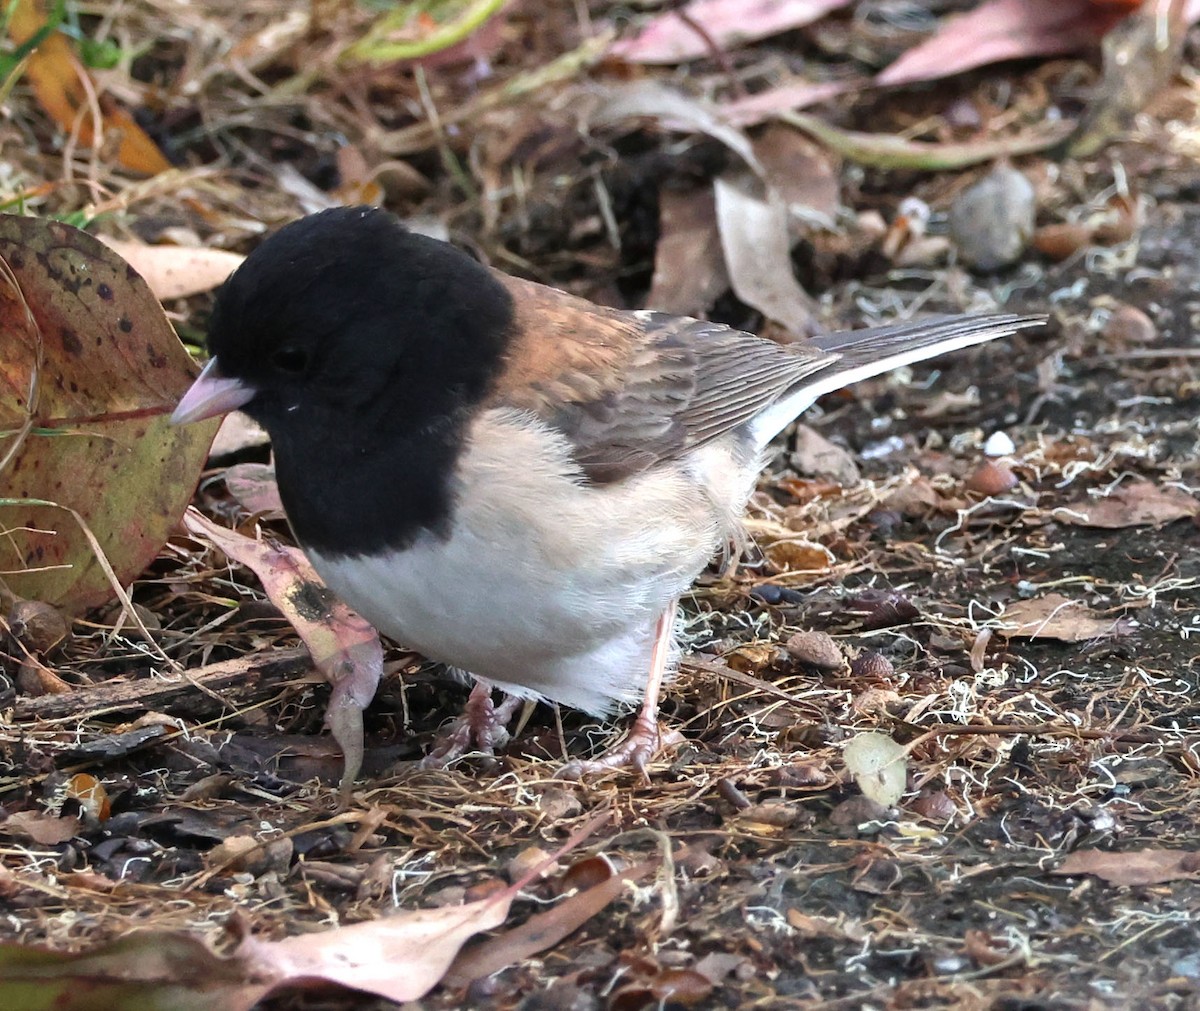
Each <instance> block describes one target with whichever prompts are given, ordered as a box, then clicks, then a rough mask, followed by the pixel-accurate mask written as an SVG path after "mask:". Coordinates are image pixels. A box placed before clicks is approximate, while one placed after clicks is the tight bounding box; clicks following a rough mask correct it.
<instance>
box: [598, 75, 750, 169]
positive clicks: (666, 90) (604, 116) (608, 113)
mask: <svg viewBox="0 0 1200 1011" xmlns="http://www.w3.org/2000/svg"><path fill="white" fill-rule="evenodd" d="M593 96H594V99H595V100H596V102H597V103H598V104H597V108H596V110H595V112H594V113H593V114H592V121H593V122H594V123H596V124H597V125H604V124H613V123H621V122H623V121H624V120H627V119H638V118H644V119H652V120H655V121H657V122H658V123H661V124H662V126H663V127H664V128H666V129H669V130H679V131H681V132H686V133H702V134H704V135H705V136H707V137H712V139H713V140H717V141H720V142H721V143H722V144H724V145H725V146H726V147H728V148H729V149H730V150H731V151H734V152H735V153H736V154H738V155H739V156H740V157H741V159H742V161H744V162H745V163H746V164H747V165H749V166H750V167H751V168H752V169H754V171H755V172H760V171H761V169H760V166H759V164H758V158H757V157H756V156H755V154H754V147H753V146H752V145H751V143H750V141H749V139H748V138H747V137H746V135H745V134H744V133H742V131H741V130H739V129H738V128H737V127H735V126H732V125H731V124H730V123H729V122H728V121H727V120H726V119H725V118H724V116H723V115H722V113H721V110H720V109H718V108H717V107H716V106H715V105H712V104H711V103H710V102H706V101H704V100H703V99H699V98H693V97H692V96H690V95H685V94H684V93H683V92H682V91H678V90H677V89H675V88H672V87H669V86H668V85H666V84H664V83H663V82H662V81H653V80H645V81H635V82H633V83H632V84H616V85H606V86H603V87H599V88H596V89H594V91H593Z"/></svg>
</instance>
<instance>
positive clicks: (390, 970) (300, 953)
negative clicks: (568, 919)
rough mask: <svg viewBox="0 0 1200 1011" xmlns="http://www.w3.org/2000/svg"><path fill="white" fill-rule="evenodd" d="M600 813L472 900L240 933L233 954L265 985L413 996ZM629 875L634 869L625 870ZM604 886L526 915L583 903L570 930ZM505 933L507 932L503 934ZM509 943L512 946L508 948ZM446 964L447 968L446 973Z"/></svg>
mask: <svg viewBox="0 0 1200 1011" xmlns="http://www.w3.org/2000/svg"><path fill="white" fill-rule="evenodd" d="M607 818H608V816H607V815H606V814H601V815H599V816H597V817H595V818H592V819H590V820H589V821H588V822H587V823H585V824H584V825H582V826H581V827H580V828H579V829H577V830H576V831H575V832H574V833H572V835H571V837H570V838H569V839H568V840H567V841H566V842H565V843H564V844H563V845H562V846H561V847H559V849H558V850H557V851H556V852H554V853H551V854H549V855H547V856H546V858H545V859H544V860H542V861H541V862H539V863H537V864H535V865H534V866H532V867H530V868H529V869H528V870H527V871H526V872H525V873H524V874H523V875H522V876H521V877H520V878H519V879H518V880H517V881H515V882H513V884H512V885H510V886H509V887H507V888H504V889H501V890H499V891H497V892H494V893H493V894H491V895H489V896H488V897H487V898H484V899H480V900H479V901H477V902H468V903H464V904H463V905H460V906H443V907H439V908H434V909H418V910H413V911H407V912H399V913H395V914H393V915H391V916H386V917H382V918H380V919H378V920H371V921H369V922H366V923H355V924H351V925H349V926H346V927H339V928H337V929H335V930H326V931H323V932H320V933H315V934H299V935H296V936H295V937H288V938H284V939H283V940H281V941H261V940H259V939H257V938H254V937H246V938H245V939H244V940H243V941H242V944H241V945H240V946H239V947H238V949H237V952H236V955H237V956H238V957H239V959H241V960H243V961H244V963H245V964H246V965H247V968H248V969H249V971H250V972H251V973H252V974H253V975H254V976H257V977H258V978H265V979H268V980H271V981H273V984H272V987H271V989H272V991H275V990H278V989H280V988H281V987H283V986H286V985H288V984H294V983H299V984H308V983H311V982H312V981H314V980H320V981H322V982H326V983H338V984H341V985H342V986H347V987H351V988H353V989H355V990H365V991H367V992H368V993H372V994H375V995H377V996H380V997H386V998H387V999H388V1000H393V1001H408V1000H417V999H419V998H420V997H423V996H424V995H425V994H426V993H428V992H429V991H430V990H432V989H433V987H434V986H436V985H437V984H438V983H439V982H442V981H443V978H444V977H445V982H447V983H448V984H449V985H451V986H454V985H457V984H458V982H460V980H461V974H460V973H456V970H455V969H453V968H452V963H453V964H454V965H457V964H458V963H457V962H456V959H457V957H458V954H459V950H460V949H461V948H462V945H463V943H464V942H465V941H466V940H467V939H468V938H469V937H471V936H472V935H473V934H477V933H479V932H480V931H483V930H491V929H493V928H494V927H498V926H499V925H500V924H501V923H503V922H504V920H505V918H506V917H507V916H508V910H509V907H510V906H511V905H512V902H513V900H514V899H515V898H516V897H517V895H518V894H519V893H520V892H521V890H522V889H523V888H525V887H526V886H527V885H528V884H529V883H530V882H531V881H533V880H534V879H535V878H537V877H538V875H539V874H541V873H542V871H543V870H544V869H545V868H546V867H548V866H550V865H551V864H553V863H555V862H556V861H558V860H560V859H561V858H562V857H563V856H565V855H566V854H567V853H568V852H570V851H571V850H573V849H575V847H577V846H578V845H579V844H580V843H581V842H582V841H583V840H584V839H586V838H587V837H588V836H590V835H591V834H592V833H593V832H594V831H595V830H596V829H597V828H599V826H600V825H601V824H603V822H604V821H606V820H607ZM654 866H655V864H654V863H651V862H648V863H647V864H639V865H638V867H635V868H632V869H631V870H630V871H627V872H626V873H625V874H624V875H621V876H620V878H619V879H613V880H614V881H618V880H619V882H620V888H616V889H615V894H614V895H613V897H614V898H615V896H616V894H619V893H620V890H621V888H624V885H625V883H626V878H628V880H637V876H638V875H639V874H640V875H644V874H645V873H648V872H649V871H650V870H652V869H653V867H654ZM630 875H634V876H633V877H629V876H630ZM605 884H608V882H606V883H605ZM603 887H604V885H599V886H597V888H596V889H588V891H587V892H584V893H582V895H577V896H575V897H574V898H573V899H570V900H568V901H567V902H565V903H562V904H560V906H556V907H554V909H551V910H548V911H547V913H541V914H537V915H535V916H534V917H533V920H538V919H539V917H545V916H547V915H548V914H552V913H554V911H555V909H559V908H562V907H564V906H565V907H568V909H569V910H572V911H577V910H582V909H584V908H587V909H590V910H591V911H590V912H588V913H587V915H586V916H584V917H583V919H579V920H578V922H577V923H575V926H572V927H571V928H570V930H574V929H575V928H576V927H578V926H579V925H581V924H582V923H583V922H584V921H585V920H586V919H587V918H588V917H590V916H592V915H595V913H597V912H599V911H600V910H601V909H603V908H604V906H605V905H607V904H608V902H610V901H612V899H611V898H609V899H608V900H607V901H604V902H603V903H601V904H597V903H596V902H588V901H582V897H583V896H584V895H591V893H593V892H596V891H597V889H602V888H603ZM561 917H562V914H560V918H561ZM570 930H567V931H566V932H565V933H561V934H558V935H557V936H553V937H552V936H551V934H552V932H553V928H550V929H549V930H548V931H547V933H546V937H547V938H549V940H548V941H547V943H546V944H544V945H542V946H541V947H535V948H533V949H531V951H530V953H532V952H534V951H540V950H542V947H546V946H548V945H549V944H553V943H555V942H556V941H557V940H558V939H559V937H565V936H566V934H567V933H570ZM529 931H530V928H529V924H528V923H526V924H525V925H523V926H522V927H518V928H517V930H516V931H514V932H512V933H517V934H522V935H524V934H527V933H529ZM507 936H509V935H502V937H507ZM488 944H489V945H490V944H491V942H488ZM501 947H503V946H501ZM489 950H494V949H492V948H489ZM508 950H509V951H510V952H511V948H510V949H508ZM506 957H507V956H506ZM523 957H525V955H524V954H520V953H513V954H512V957H511V958H509V960H507V961H503V962H502V963H501V964H500V965H498V966H497V968H503V967H504V966H506V965H509V964H511V961H512V960H514V959H519V958H523ZM447 970H450V971H449V974H447ZM487 971H488V972H491V971H495V970H492V969H489V970H487ZM470 978H474V977H470Z"/></svg>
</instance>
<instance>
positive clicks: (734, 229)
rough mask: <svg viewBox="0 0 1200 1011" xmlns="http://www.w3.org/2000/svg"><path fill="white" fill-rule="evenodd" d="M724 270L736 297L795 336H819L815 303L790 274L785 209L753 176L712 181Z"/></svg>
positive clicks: (739, 174) (742, 174)
mask: <svg viewBox="0 0 1200 1011" xmlns="http://www.w3.org/2000/svg"><path fill="white" fill-rule="evenodd" d="M713 193H714V195H715V196H716V204H717V225H718V227H719V228H720V231H721V249H722V250H723V252H724V254H725V269H726V270H728V271H729V280H730V283H731V284H732V285H733V290H734V293H735V294H736V295H737V297H738V298H740V299H741V300H742V301H743V302H745V303H746V304H747V305H749V306H752V307H753V308H755V309H757V310H758V311H759V312H761V313H762V314H763V315H764V316H766V317H767V318H768V319H770V320H774V321H775V322H776V323H780V324H782V325H783V326H784V327H785V328H786V329H787V330H788V331H789V332H790V333H792V334H793V335H795V336H809V335H811V334H812V333H814V332H815V331H816V323H815V312H814V306H813V303H812V299H810V298H809V296H808V294H807V293H806V292H805V291H804V289H803V288H801V287H800V282H799V281H797V280H796V275H795V274H794V273H793V272H792V259H791V240H790V238H789V235H788V209H787V205H786V204H785V203H784V202H783V198H782V197H780V196H779V195H778V194H777V193H775V192H774V191H773V190H768V191H767V192H766V193H765V194H764V193H763V192H762V187H761V185H760V184H759V183H758V180H756V179H755V178H754V176H753V175H751V173H749V172H736V173H726V174H725V175H723V176H719V177H718V178H716V179H714V180H713Z"/></svg>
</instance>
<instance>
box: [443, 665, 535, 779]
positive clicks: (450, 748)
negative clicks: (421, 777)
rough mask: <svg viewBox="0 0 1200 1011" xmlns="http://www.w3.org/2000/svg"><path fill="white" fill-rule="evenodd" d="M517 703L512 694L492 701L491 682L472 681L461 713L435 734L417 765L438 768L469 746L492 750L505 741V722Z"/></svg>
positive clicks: (492, 752)
mask: <svg viewBox="0 0 1200 1011" xmlns="http://www.w3.org/2000/svg"><path fill="white" fill-rule="evenodd" d="M520 704H521V700H520V699H519V698H517V697H516V696H515V695H506V696H505V697H504V701H503V702H501V703H500V705H496V704H495V703H494V702H493V701H492V689H491V686H490V685H487V684H485V683H484V682H482V681H476V682H475V687H473V688H472V689H471V694H470V696H469V697H468V699H467V704H466V705H465V706H464V707H463V713H462V716H460V717H458V719H456V720H455V721H454V722H453V723H452V724H450V726H449V728H448V729H447V730H446V731H445V733H441V734H438V736H437V738H436V739H435V740H434V742H433V746H432V747H431V748H430V749H429V754H428V755H426V756H425V757H424V758H423V759H421V768H422V769H440V768H441V767H442V766H444V765H446V764H448V763H449V762H452V761H454V759H456V758H461V757H462V756H463V755H465V754H467V752H468V751H472V750H473V751H477V752H480V753H482V754H485V755H491V754H494V753H495V750H496V748H498V747H501V746H502V745H504V744H506V743H507V742H508V722H509V720H511V719H512V718H513V713H515V712H516V711H517V706H519V705H520ZM472 745H474V748H472Z"/></svg>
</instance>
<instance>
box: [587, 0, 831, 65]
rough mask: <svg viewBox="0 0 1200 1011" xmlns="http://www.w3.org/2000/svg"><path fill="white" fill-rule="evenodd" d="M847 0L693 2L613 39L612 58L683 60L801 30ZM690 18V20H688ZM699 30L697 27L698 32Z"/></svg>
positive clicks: (652, 61)
mask: <svg viewBox="0 0 1200 1011" xmlns="http://www.w3.org/2000/svg"><path fill="white" fill-rule="evenodd" d="M849 3H850V0H691V3H688V4H685V5H684V6H683V7H682V9H681V10H682V13H680V11H678V10H671V11H667V12H665V13H663V14H657V15H655V16H654V17H653V18H651V19H650V20H649V21H648V22H647V23H646V24H645V25H644V26H643V27H642V29H641V30H640V31H639V32H638V33H637V34H636V35H635V36H633V37H632V38H628V39H621V40H620V41H618V42H615V43H614V44H613V46H612V49H611V50H610V54H611V55H612V56H615V57H617V58H618V59H622V60H627V61H629V62H630V63H651V64H670V63H684V62H686V61H688V60H695V59H698V58H700V57H702V56H711V55H712V49H713V46H716V47H717V49H718V50H719V51H721V52H725V51H726V50H729V49H733V48H735V47H737V46H740V45H744V44H745V43H747V42H755V41H757V40H758V39H765V38H769V37H770V36H772V35H778V34H779V33H780V32H786V31H790V30H792V29H793V28H802V27H803V26H804V25H809V24H812V23H813V22H814V21H817V20H819V19H820V18H822V17H824V16H825V15H826V14H828V13H829V12H830V11H835V10H837V9H838V8H840V7H845V6H847V5H848V4H849ZM689 22H691V23H689ZM697 28H698V29H699V30H697Z"/></svg>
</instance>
